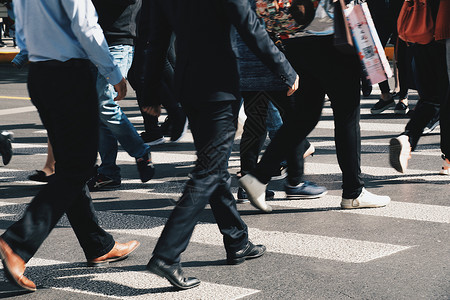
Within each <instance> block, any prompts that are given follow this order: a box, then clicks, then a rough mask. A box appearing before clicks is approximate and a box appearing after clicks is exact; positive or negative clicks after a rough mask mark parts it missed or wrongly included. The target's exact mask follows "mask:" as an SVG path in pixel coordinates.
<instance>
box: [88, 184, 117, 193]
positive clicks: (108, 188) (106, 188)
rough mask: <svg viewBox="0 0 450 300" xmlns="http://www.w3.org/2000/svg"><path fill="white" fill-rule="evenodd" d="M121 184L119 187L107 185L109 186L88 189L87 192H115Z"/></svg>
mask: <svg viewBox="0 0 450 300" xmlns="http://www.w3.org/2000/svg"><path fill="white" fill-rule="evenodd" d="M120 186H121V184H119V185H113V186H111V185H109V186H102V187H93V188H89V192H99V191H109V190H115V189H118V188H120Z"/></svg>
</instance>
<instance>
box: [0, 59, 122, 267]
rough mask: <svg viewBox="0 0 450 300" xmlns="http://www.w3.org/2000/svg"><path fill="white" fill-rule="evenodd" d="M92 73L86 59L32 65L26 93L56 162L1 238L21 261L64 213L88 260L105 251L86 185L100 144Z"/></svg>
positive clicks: (106, 239) (108, 243)
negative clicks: (15, 220) (27, 204)
mask: <svg viewBox="0 0 450 300" xmlns="http://www.w3.org/2000/svg"><path fill="white" fill-rule="evenodd" d="M94 75H95V73H94V72H93V71H92V67H91V65H90V63H89V62H88V61H86V60H70V61H68V62H66V63H61V62H56V61H50V62H39V63H32V64H31V66H30V71H29V77H28V91H29V94H30V97H31V100H32V102H33V104H34V105H35V106H36V107H37V109H38V111H39V115H40V117H41V120H42V123H43V124H44V126H45V128H46V129H47V132H48V137H49V139H50V142H51V144H52V146H53V153H54V155H55V160H56V165H55V167H56V172H55V176H54V178H53V179H52V180H51V181H50V182H49V183H48V184H47V185H45V186H44V187H43V188H42V189H41V190H40V191H39V193H38V194H37V195H36V197H34V198H33V200H32V201H31V203H30V205H29V206H28V208H27V209H26V211H25V213H24V215H23V216H22V218H21V219H20V220H19V221H17V222H16V223H14V224H13V225H12V226H11V227H10V228H8V229H7V230H6V232H5V233H4V234H3V235H2V237H3V239H4V240H5V241H6V243H8V245H10V247H11V248H12V249H13V251H14V252H15V253H17V254H18V255H19V256H20V257H21V258H22V259H23V260H24V261H25V262H27V261H28V260H29V259H30V258H31V257H32V256H33V255H34V254H35V253H36V251H37V250H38V248H39V246H40V245H41V244H42V243H43V242H44V240H45V239H46V238H47V236H48V235H49V234H50V232H51V230H52V229H53V228H54V227H55V225H56V223H57V222H58V220H59V219H60V218H61V217H62V215H63V214H64V213H66V214H67V217H68V219H69V221H70V224H71V225H72V228H73V230H74V231H75V234H76V236H77V238H78V241H79V242H80V245H81V247H82V248H83V250H84V253H85V255H86V258H87V259H91V258H96V257H99V256H102V255H104V254H106V253H108V252H109V251H110V250H111V249H112V248H113V247H114V239H113V237H112V236H111V235H110V234H108V233H107V232H105V231H104V230H103V229H102V228H100V226H99V224H98V220H97V217H96V215H95V209H94V207H93V205H92V199H91V196H90V194H89V190H88V189H87V187H86V181H87V180H88V178H89V176H90V175H91V174H92V168H93V166H94V163H95V160H96V157H97V145H98V123H99V122H98V120H99V119H98V118H99V116H98V100H97V93H96V90H95V78H96V77H95V76H94Z"/></svg>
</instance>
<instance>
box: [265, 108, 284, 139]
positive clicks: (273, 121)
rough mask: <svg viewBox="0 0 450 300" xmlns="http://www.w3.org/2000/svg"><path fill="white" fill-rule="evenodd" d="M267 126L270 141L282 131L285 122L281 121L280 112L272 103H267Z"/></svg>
mask: <svg viewBox="0 0 450 300" xmlns="http://www.w3.org/2000/svg"><path fill="white" fill-rule="evenodd" d="M266 125H267V132H268V133H269V138H270V139H273V138H274V136H275V134H276V133H277V131H278V129H280V127H281V125H283V120H282V119H281V116H280V112H279V111H278V109H277V108H276V107H275V105H273V103H272V102H271V101H269V102H268V103H267V120H266Z"/></svg>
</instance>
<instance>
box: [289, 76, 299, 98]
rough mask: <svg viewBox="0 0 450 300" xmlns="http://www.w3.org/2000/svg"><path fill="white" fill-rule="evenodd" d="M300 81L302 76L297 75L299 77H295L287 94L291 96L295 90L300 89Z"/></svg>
mask: <svg viewBox="0 0 450 300" xmlns="http://www.w3.org/2000/svg"><path fill="white" fill-rule="evenodd" d="M299 81H300V78H299V77H298V75H297V78H295V82H294V84H293V85H292V86H291V87H290V88H289V90H288V92H287V95H288V96H291V95H292V94H293V93H295V91H296V90H297V89H298V82H299Z"/></svg>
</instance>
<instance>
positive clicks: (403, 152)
mask: <svg viewBox="0 0 450 300" xmlns="http://www.w3.org/2000/svg"><path fill="white" fill-rule="evenodd" d="M410 158H411V144H410V143H409V137H408V136H407V135H401V136H399V137H396V138H393V139H391V141H390V143H389V162H390V163H391V166H392V167H393V168H394V169H396V170H397V171H399V172H401V173H404V172H405V171H406V169H407V168H408V160H409V159H410Z"/></svg>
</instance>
